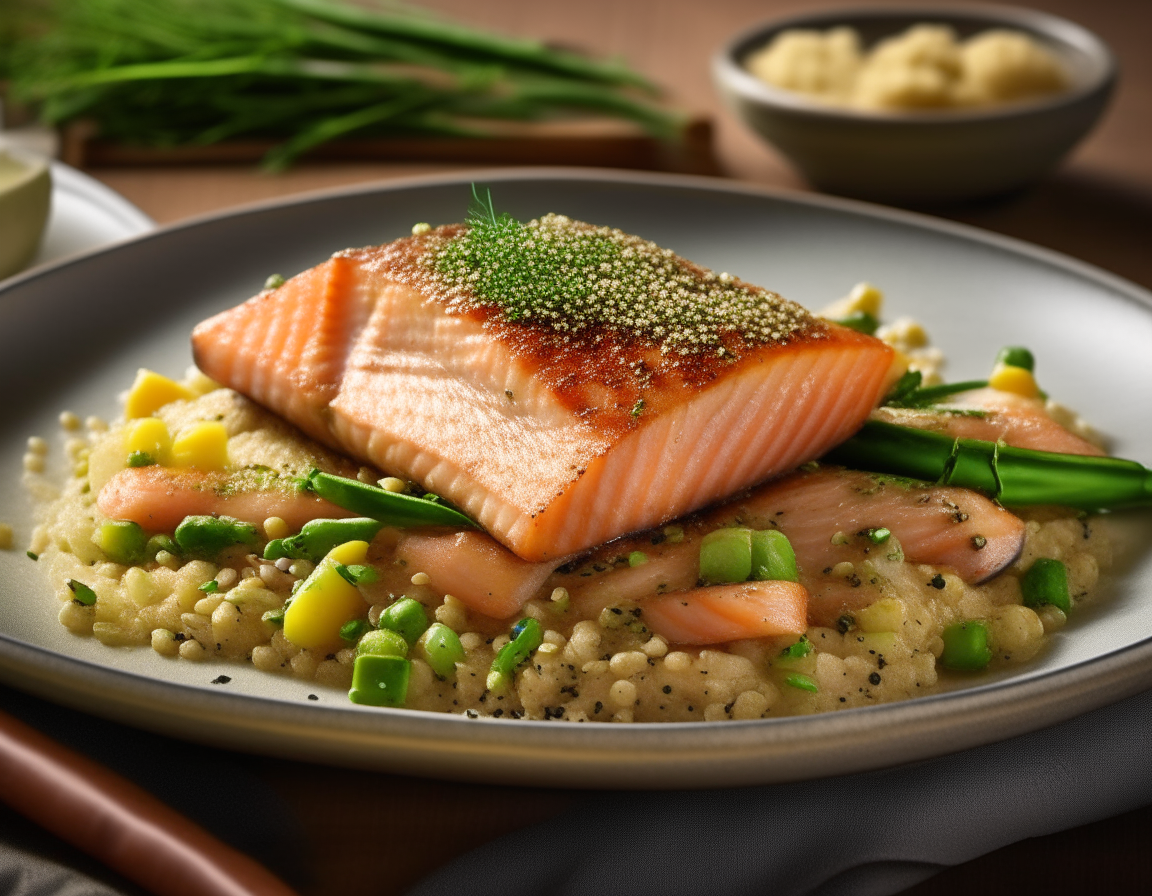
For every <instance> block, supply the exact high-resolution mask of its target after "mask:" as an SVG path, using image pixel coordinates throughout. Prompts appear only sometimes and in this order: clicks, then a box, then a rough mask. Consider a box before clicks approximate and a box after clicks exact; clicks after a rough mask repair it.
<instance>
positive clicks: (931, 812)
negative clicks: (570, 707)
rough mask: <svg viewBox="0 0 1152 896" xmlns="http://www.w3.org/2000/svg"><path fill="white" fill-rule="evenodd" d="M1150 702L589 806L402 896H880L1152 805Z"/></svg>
mask: <svg viewBox="0 0 1152 896" xmlns="http://www.w3.org/2000/svg"><path fill="white" fill-rule="evenodd" d="M1149 731H1152V692H1149V693H1145V694H1141V695H1138V696H1136V697H1133V698H1130V699H1128V700H1125V701H1123V702H1121V703H1117V704H1115V705H1113V706H1109V707H1105V708H1103V709H1099V710H1096V711H1095V712H1091V713H1088V714H1087V715H1084V716H1081V717H1079V718H1076V719H1073V720H1072V721H1070V722H1065V723H1064V724H1062V725H1058V726H1055V727H1052V728H1048V729H1045V730H1043V731H1038V732H1034V733H1032V734H1029V735H1025V736H1023V737H1017V738H1013V739H1012V740H1007V741H1003V742H1001V743H997V744H992V745H990V746H986V747H980V748H978V749H974V750H968V751H965V752H963V753H957V754H954V755H952V756H947V757H944V758H941V759H935V760H931V761H927V762H922V763H918V764H916V765H912V766H906V767H903V768H896V769H890V770H887V771H882V772H871V773H867V774H859V775H851V776H846V777H841V778H827V779H824V780H819V781H809V782H804V783H799V784H785V785H776V786H770V787H753V788H746V789H734V790H711V791H697V792H691V791H682V792H667V793H619V794H610V795H602V794H598V795H596V796H592V797H589V799H587V800H586V801H584V802H582V803H581V804H579V805H578V806H577V807H576V808H574V809H573V810H571V811H569V812H568V813H566V814H564V815H561V816H559V817H557V818H554V819H551V820H549V821H548V822H546V823H543V824H539V825H535V826H533V827H529V828H526V829H524V830H521V831H517V832H516V833H514V834H510V835H508V836H505V837H502V838H500V839H499V840H496V841H494V842H492V843H488V844H486V845H484V846H482V847H480V848H478V849H475V850H473V851H472V852H470V853H468V854H466V855H464V856H463V857H461V858H460V859H458V860H456V861H454V862H452V863H451V864H449V865H447V866H446V867H444V868H443V869H441V870H440V871H438V872H436V873H435V874H433V875H431V876H429V877H427V878H425V879H424V880H423V881H422V882H421V883H420V884H419V885H417V886H416V887H415V888H414V889H412V890H410V891H409V894H408V896H448V894H459V893H467V894H469V896H541V894H548V896H615V894H621V896H625V894H627V896H715V894H718V893H723V894H725V896H753V894H755V896H767V894H772V896H802V894H803V896H849V894H850V896H886V894H891V893H898V892H899V891H901V890H903V889H906V888H908V887H911V886H913V885H914V884H916V883H919V882H920V881H922V880H924V879H926V878H928V877H930V876H931V875H933V874H935V873H936V872H938V871H940V870H942V869H943V868H945V867H948V866H951V865H958V864H960V863H962V862H967V861H969V860H971V859H974V858H976V857H978V856H981V855H983V854H985V853H988V852H991V851H992V850H995V849H998V848H1000V847H1002V846H1007V845H1008V844H1010V843H1014V842H1016V841H1018V840H1023V839H1024V838H1026V837H1036V836H1042V835H1045V834H1052V833H1055V832H1057V831H1061V830H1065V829H1067V828H1071V827H1077V826H1079V825H1084V824H1088V823H1090V822H1093V821H1098V820H1100V819H1103V818H1108V817H1110V816H1113V815H1118V814H1120V813H1122V812H1127V811H1130V810H1132V809H1136V808H1139V807H1141V806H1145V805H1148V804H1149V803H1152V750H1149V749H1148V732H1149Z"/></svg>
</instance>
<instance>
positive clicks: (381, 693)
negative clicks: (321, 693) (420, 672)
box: [348, 653, 412, 706]
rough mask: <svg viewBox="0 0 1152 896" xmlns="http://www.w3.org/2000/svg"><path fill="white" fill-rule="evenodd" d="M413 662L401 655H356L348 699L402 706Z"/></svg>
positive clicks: (406, 695)
mask: <svg viewBox="0 0 1152 896" xmlns="http://www.w3.org/2000/svg"><path fill="white" fill-rule="evenodd" d="M411 671H412V664H411V663H410V662H408V660H406V659H404V658H403V657H400V656H380V655H379V654H374V653H369V654H364V655H362V656H358V657H356V661H355V662H354V663H353V666H352V689H351V690H350V691H349V692H348V699H349V700H351V701H352V702H353V703H361V704H364V705H367V706H403V705H404V701H405V700H407V699H408V677H409V675H410V674H411Z"/></svg>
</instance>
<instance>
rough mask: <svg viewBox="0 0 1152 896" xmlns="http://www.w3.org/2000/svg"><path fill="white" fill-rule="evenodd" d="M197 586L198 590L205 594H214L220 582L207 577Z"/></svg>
mask: <svg viewBox="0 0 1152 896" xmlns="http://www.w3.org/2000/svg"><path fill="white" fill-rule="evenodd" d="M197 588H199V590H201V591H203V592H204V593H205V594H215V593H216V592H217V591H219V590H220V583H219V582H217V581H216V580H215V579H209V580H208V581H207V582H204V583H203V584H201V585H198V586H197Z"/></svg>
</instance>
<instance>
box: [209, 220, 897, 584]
mask: <svg viewBox="0 0 1152 896" xmlns="http://www.w3.org/2000/svg"><path fill="white" fill-rule="evenodd" d="M513 223H515V222H513ZM515 226H516V227H519V228H520V229H519V230H514V229H513V230H507V228H506V231H507V232H505V231H501V232H500V233H499V234H496V235H495V236H493V235H492V234H489V237H490V240H491V241H495V240H496V238H497V236H499V237H500V238H501V239H504V238H505V237H507V239H508V240H512V242H513V243H514V245H513V247H512V249H507V251H505V250H506V246H505V247H504V248H500V252H502V253H504V254H497V255H492V253H491V252H490V253H489V255H488V256H485V255H484V251H485V249H486V244H482V243H479V242H476V241H477V240H479V237H478V236H477V233H479V232H480V229H479V228H478V227H477V226H475V225H474V226H473V227H471V228H470V227H467V226H464V225H452V226H449V227H442V228H438V229H436V230H432V231H431V232H429V233H425V234H421V235H418V236H413V237H411V238H406V239H402V240H398V241H396V242H394V243H390V244H387V245H384V246H380V247H374V248H367V249H359V250H349V251H345V252H341V253H338V254H337V255H335V256H334V257H332V258H331V259H329V260H328V261H326V262H324V263H323V264H321V265H319V266H317V267H315V268H312V269H311V270H308V271H305V272H304V273H302V274H300V275H298V276H296V277H294V278H292V279H291V280H289V281H287V282H286V283H284V284H283V285H282V286H280V287H278V288H276V289H270V290H265V291H263V292H261V293H260V294H259V295H257V296H255V297H254V298H252V299H250V300H249V301H248V302H246V303H244V304H242V305H240V306H238V307H236V308H233V309H231V310H229V311H225V312H223V313H222V314H219V315H217V316H215V317H213V318H211V319H209V320H207V321H205V322H203V323H202V324H200V325H199V326H198V327H197V328H196V329H195V331H194V333H193V337H192V345H193V351H194V355H195V358H196V363H197V364H198V365H199V367H200V369H201V370H203V371H204V372H205V373H206V374H207V375H208V376H210V377H212V378H213V379H215V380H217V381H218V382H220V383H223V384H224V385H227V386H229V387H231V388H233V389H236V390H237V391H239V392H242V393H243V394H245V395H247V396H249V397H250V398H252V399H254V400H255V401H257V402H259V403H261V404H263V405H265V406H267V407H268V408H270V409H272V410H273V411H275V412H277V413H278V414H280V415H281V416H283V417H285V418H287V419H288V420H290V421H292V422H293V423H295V424H296V425H297V426H299V427H300V428H301V429H302V430H304V432H306V433H307V434H308V435H310V436H312V437H313V438H315V439H318V440H320V441H321V442H324V443H326V444H329V445H332V446H334V447H337V448H339V449H341V450H343V451H345V452H347V453H349V454H351V455H353V456H355V457H357V458H360V459H362V460H364V461H367V462H370V463H372V464H374V465H376V466H377V467H379V468H380V469H382V470H385V471H387V472H388V473H389V474H392V475H396V476H400V477H405V478H409V479H413V480H415V481H417V482H419V483H421V484H422V485H423V487H425V488H427V489H429V490H430V491H434V492H436V493H437V494H440V495H442V496H443V497H445V498H446V499H448V500H449V501H451V502H452V503H454V504H455V505H457V506H458V507H460V508H461V509H462V510H464V511H465V512H466V513H468V514H469V515H470V516H472V517H473V518H474V519H476V520H477V521H478V522H479V523H480V524H481V525H482V526H483V527H484V528H485V529H486V530H488V532H490V533H491V534H492V535H493V536H494V537H495V538H496V539H497V540H498V541H500V542H502V543H503V544H504V545H505V546H507V547H508V548H509V549H511V550H512V551H513V552H514V553H516V554H517V555H519V556H520V557H521V558H523V559H525V560H529V561H543V560H559V559H561V558H564V557H567V556H569V555H572V554H574V553H577V552H579V551H582V550H584V549H586V548H588V547H591V546H594V545H597V544H601V543H603V542H606V541H608V540H610V539H612V538H615V537H617V536H619V535H622V534H625V533H628V532H632V531H636V530H640V529H645V528H648V527H650V526H653V525H656V524H658V523H660V522H662V521H665V520H669V519H672V518H675V517H678V516H680V515H682V514H684V513H687V512H689V511H691V510H693V509H696V508H698V507H701V506H704V505H706V504H709V503H711V502H714V501H716V500H718V499H720V498H723V497H725V496H726V495H729V494H732V493H734V492H736V491H737V490H739V489H742V488H745V487H747V486H749V485H751V484H753V483H756V482H759V481H761V480H764V479H766V478H768V477H770V476H773V475H775V474H778V473H781V472H784V471H786V470H790V469H792V468H793V467H795V466H796V465H797V464H800V463H802V462H804V461H806V460H809V459H811V458H815V457H818V456H819V455H821V454H822V453H823V452H824V451H825V450H826V449H828V448H829V447H831V446H832V445H835V444H836V443H838V442H840V441H842V440H843V439H845V438H847V437H848V436H849V435H851V434H852V433H853V432H854V431H855V430H856V429H858V428H859V426H860V425H861V424H862V422H863V421H864V420H865V418H866V417H867V416H868V414H869V412H870V411H871V410H872V409H873V408H874V407H875V406H876V404H877V403H878V402H879V400H880V399H881V398H882V396H883V395H884V394H885V392H886V390H887V389H888V387H889V385H890V384H891V383H892V382H893V380H894V379H895V378H896V377H897V376H898V375H899V374H900V373H901V370H900V369H897V364H896V362H895V361H894V353H893V351H892V350H891V349H890V348H889V347H888V346H886V345H885V344H884V343H882V342H880V341H879V340H877V339H873V338H871V337H869V336H865V335H862V334H860V333H857V332H855V331H853V330H850V329H847V328H844V327H840V326H837V325H835V324H832V323H828V322H826V321H822V320H819V319H817V318H815V317H813V316H811V315H809V314H808V313H807V312H806V311H804V310H803V309H802V308H800V307H799V306H798V305H795V304H793V303H791V302H787V301H785V300H783V299H781V298H780V297H779V296H777V295H775V294H774V293H770V292H768V291H767V290H763V289H760V288H758V287H754V286H750V285H748V284H745V283H743V282H741V281H739V280H736V279H735V278H732V277H729V276H728V275H727V274H719V275H718V274H715V273H713V272H710V271H707V270H705V269H703V268H699V267H697V266H695V265H692V264H691V263H690V262H687V261H684V260H683V259H680V258H679V257H677V256H675V255H673V254H672V253H671V252H669V251H667V250H663V249H659V247H656V246H654V245H653V244H651V243H647V242H645V241H642V240H640V239H639V238H636V237H630V236H627V235H625V234H621V233H620V232H619V231H611V230H609V229H607V228H595V227H592V226H591V225H586V224H581V223H579V222H574V221H570V220H569V219H567V218H561V217H559V216H546V217H545V218H542V219H539V220H538V221H534V222H529V223H528V224H524V225H521V224H515ZM508 227H512V225H508ZM509 234H510V235H509ZM469 238H472V239H473V241H474V244H472V245H470V244H469V243H468V242H467V241H468V239H469ZM516 240H519V242H516ZM597 241H599V242H597ZM500 245H501V246H504V244H500ZM541 245H543V246H545V247H552V248H553V249H554V248H555V247H558V248H559V252H560V255H559V258H560V261H558V262H554V260H553V259H554V258H555V257H556V256H557V252H556V251H552V254H551V255H550V256H549V255H547V254H544V255H541V249H540V246H541ZM589 247H591V248H589ZM489 248H490V247H489ZM601 250H602V251H601ZM452 253H456V254H455V255H453V254H452ZM517 253H519V254H517ZM533 253H535V254H533ZM565 253H567V254H565ZM596 253H600V254H596ZM474 256H476V257H479V259H480V260H479V261H477V262H475V266H476V271H475V272H474V273H473V272H471V269H470V268H468V265H469V264H472V263H473V262H472V261H471V260H470V259H472V258H473V257H474ZM486 258H487V261H485V259H486ZM492 258H496V261H492ZM445 259H447V261H445ZM461 259H463V261H462V260H461ZM549 264H551V265H553V267H552V268H549V269H548V271H545V273H544V275H543V276H542V277H541V278H539V279H538V280H533V279H526V278H524V277H521V278H520V279H516V276H512V275H517V276H518V272H519V273H521V274H522V273H523V272H524V271H525V270H527V269H529V268H532V269H533V270H535V268H536V267H537V266H539V267H542V268H543V267H547V265H549ZM485 265H487V266H486V267H485ZM581 265H583V267H581ZM518 266H519V267H518ZM557 271H559V273H557ZM509 272H511V273H509ZM573 272H574V273H573ZM510 277H511V279H510ZM579 277H583V278H584V279H583V280H580V281H579V283H580V284H585V285H584V286H580V285H579V284H578V285H577V287H573V286H572V282H574V280H573V278H577V279H579ZM629 277H632V278H633V279H631V280H630V279H628V278H629ZM501 278H503V279H501ZM565 278H567V279H565ZM588 283H591V284H592V286H590V287H589V286H587V284H588ZM486 284H487V285H486ZM485 289H487V292H485ZM574 289H576V290H577V291H578V290H579V289H584V290H585V292H588V293H589V295H583V294H581V295H580V296H577V298H576V299H574V300H572V301H571V302H570V307H567V306H566V307H564V308H561V309H560V310H559V311H558V310H557V307H558V305H557V301H555V296H557V295H559V296H561V298H563V297H564V296H568V297H569V298H571V295H572V294H573V290H574ZM501 290H503V292H501ZM565 290H567V292H565ZM505 294H506V295H507V296H509V297H510V298H507V300H505V298H504V296H505ZM541 297H542V298H541ZM513 299H515V303H514V302H513ZM549 302H551V304H549ZM517 303H518V304H517Z"/></svg>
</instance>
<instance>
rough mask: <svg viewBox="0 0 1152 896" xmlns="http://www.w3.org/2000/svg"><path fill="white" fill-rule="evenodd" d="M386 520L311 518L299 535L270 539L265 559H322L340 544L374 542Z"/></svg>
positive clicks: (315, 560)
mask: <svg viewBox="0 0 1152 896" xmlns="http://www.w3.org/2000/svg"><path fill="white" fill-rule="evenodd" d="M383 527H384V524H383V523H382V522H380V521H379V520H375V519H370V518H368V517H352V518H350V519H339V520H310V521H309V522H307V523H305V524H304V527H303V528H302V529H301V530H300V532H299V533H298V534H296V535H291V536H289V537H288V538H278V539H275V540H273V541H270V542H268V544H267V545H266V546H265V548H264V559H265V560H279V559H280V558H281V557H288V558H290V559H292V560H309V561H311V562H312V563H319V562H320V561H321V560H323V559H324V557H325V556H327V554H328V552H329V551H330V550H332V548H334V547H336V545H338V544H344V543H345V542H348V541H367V542H371V541H372V539H373V538H375V537H376V533H378V532H379V531H380V530H381V529H382V528H383Z"/></svg>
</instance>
